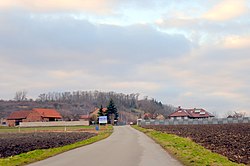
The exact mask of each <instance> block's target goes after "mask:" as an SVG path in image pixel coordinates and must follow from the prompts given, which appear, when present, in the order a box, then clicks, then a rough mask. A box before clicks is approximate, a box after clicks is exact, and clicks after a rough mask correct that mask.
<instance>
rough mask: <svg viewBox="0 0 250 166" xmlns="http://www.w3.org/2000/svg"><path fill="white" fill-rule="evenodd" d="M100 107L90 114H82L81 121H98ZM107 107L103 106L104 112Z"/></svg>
mask: <svg viewBox="0 0 250 166" xmlns="http://www.w3.org/2000/svg"><path fill="white" fill-rule="evenodd" d="M99 109H100V108H95V109H94V110H93V111H91V112H90V113H89V115H81V116H80V118H79V120H80V121H96V120H97V117H98V112H99ZM106 111H107V108H103V112H106Z"/></svg>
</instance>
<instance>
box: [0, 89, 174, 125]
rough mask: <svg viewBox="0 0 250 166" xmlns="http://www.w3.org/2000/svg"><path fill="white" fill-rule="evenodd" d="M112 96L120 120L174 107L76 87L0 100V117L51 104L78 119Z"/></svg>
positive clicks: (103, 103) (131, 95)
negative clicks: (63, 90) (21, 99)
mask: <svg viewBox="0 0 250 166" xmlns="http://www.w3.org/2000/svg"><path fill="white" fill-rule="evenodd" d="M111 98H112V99H113V101H114V102H115V104H116V106H117V109H118V111H119V114H120V117H121V118H122V119H123V120H124V121H131V120H135V119H136V118H137V117H141V116H142V115H143V114H144V113H145V112H147V113H151V114H156V113H159V114H163V115H164V116H167V115H168V114H170V113H171V112H173V110H174V108H173V107H172V106H169V105H164V104H162V103H161V102H158V101H156V100H155V99H147V98H146V99H143V100H139V94H123V93H115V92H99V91H76V92H50V93H47V94H45V93H44V94H40V95H39V96H38V98H37V99H36V100H35V101H33V100H23V101H3V100H1V101H0V118H6V117H7V116H8V115H9V114H10V113H11V112H13V111H17V110H27V109H31V108H37V107H41V108H55V109H57V110H58V111H59V112H60V113H61V114H62V116H63V118H64V119H65V120H72V119H73V120H78V119H79V115H84V114H88V113H89V112H91V111H93V110H94V109H95V108H96V107H100V106H101V105H103V107H106V106H107V104H108V102H109V100H110V99H111Z"/></svg>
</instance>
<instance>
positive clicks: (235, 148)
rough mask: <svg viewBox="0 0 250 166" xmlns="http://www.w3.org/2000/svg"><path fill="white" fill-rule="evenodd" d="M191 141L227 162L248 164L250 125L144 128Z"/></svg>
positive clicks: (249, 156) (158, 126) (159, 126)
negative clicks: (220, 156)
mask: <svg viewBox="0 0 250 166" xmlns="http://www.w3.org/2000/svg"><path fill="white" fill-rule="evenodd" d="M144 127H145V128H151V129H155V130H158V131H162V132H166V133H169V134H176V135H178V136H181V137H186V138H190V139H192V140H193V141H194V142H196V143H198V144H200V145H202V146H204V147H205V148H207V149H210V150H211V151H213V152H216V153H219V154H221V155H224V156H226V157H227V158H228V159H229V160H231V161H234V162H237V163H244V164H250V124H249V123H248V124H224V125H171V126H164V125H156V126H152V125H151V126H144Z"/></svg>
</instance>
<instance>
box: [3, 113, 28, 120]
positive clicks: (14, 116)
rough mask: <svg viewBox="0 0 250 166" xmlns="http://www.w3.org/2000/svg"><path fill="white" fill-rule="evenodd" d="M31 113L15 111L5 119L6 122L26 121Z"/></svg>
mask: <svg viewBox="0 0 250 166" xmlns="http://www.w3.org/2000/svg"><path fill="white" fill-rule="evenodd" d="M30 113H31V111H16V112H12V113H11V114H10V116H9V117H7V119H8V120H14V119H26V117H27V116H28V115H29V114H30Z"/></svg>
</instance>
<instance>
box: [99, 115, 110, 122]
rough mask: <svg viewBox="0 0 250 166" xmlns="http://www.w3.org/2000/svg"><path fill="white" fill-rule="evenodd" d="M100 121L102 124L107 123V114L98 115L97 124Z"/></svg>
mask: <svg viewBox="0 0 250 166" xmlns="http://www.w3.org/2000/svg"><path fill="white" fill-rule="evenodd" d="M101 123H104V124H106V123H108V118H107V116H99V124H101Z"/></svg>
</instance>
